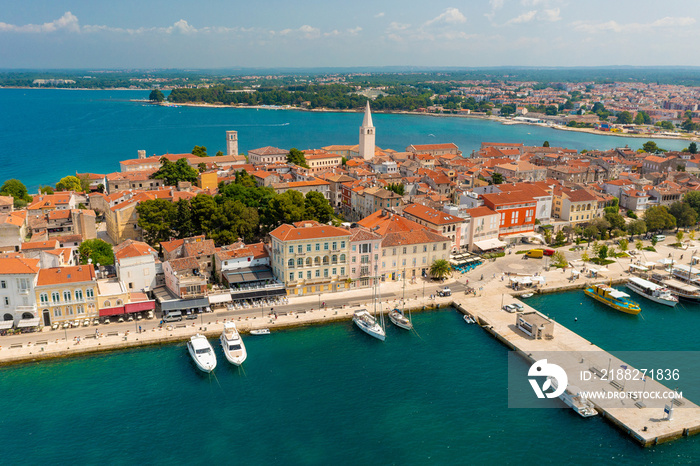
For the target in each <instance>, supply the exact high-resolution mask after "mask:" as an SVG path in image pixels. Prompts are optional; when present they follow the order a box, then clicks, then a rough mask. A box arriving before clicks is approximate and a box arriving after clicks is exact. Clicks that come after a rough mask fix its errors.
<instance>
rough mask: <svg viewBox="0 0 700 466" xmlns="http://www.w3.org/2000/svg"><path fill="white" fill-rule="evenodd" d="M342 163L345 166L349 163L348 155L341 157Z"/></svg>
mask: <svg viewBox="0 0 700 466" xmlns="http://www.w3.org/2000/svg"><path fill="white" fill-rule="evenodd" d="M340 163H341V164H342V165H343V166H345V165H347V164H348V159H347V158H346V157H343V158H342V159H340Z"/></svg>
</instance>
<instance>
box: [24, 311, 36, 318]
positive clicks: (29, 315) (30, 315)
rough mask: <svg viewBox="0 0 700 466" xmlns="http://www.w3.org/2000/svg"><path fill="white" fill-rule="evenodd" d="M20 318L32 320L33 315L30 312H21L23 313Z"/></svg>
mask: <svg viewBox="0 0 700 466" xmlns="http://www.w3.org/2000/svg"><path fill="white" fill-rule="evenodd" d="M22 318H23V319H33V318H34V314H32V313H31V312H23V313H22Z"/></svg>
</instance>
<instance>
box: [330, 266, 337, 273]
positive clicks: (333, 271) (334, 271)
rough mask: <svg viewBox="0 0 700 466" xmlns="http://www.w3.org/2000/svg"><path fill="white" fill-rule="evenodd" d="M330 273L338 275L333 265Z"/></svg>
mask: <svg viewBox="0 0 700 466" xmlns="http://www.w3.org/2000/svg"><path fill="white" fill-rule="evenodd" d="M331 275H338V269H336V268H335V267H333V270H332V271H331Z"/></svg>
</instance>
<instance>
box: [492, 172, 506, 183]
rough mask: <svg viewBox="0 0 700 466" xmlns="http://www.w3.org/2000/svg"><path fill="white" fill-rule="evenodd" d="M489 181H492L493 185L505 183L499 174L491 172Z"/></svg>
mask: <svg viewBox="0 0 700 466" xmlns="http://www.w3.org/2000/svg"><path fill="white" fill-rule="evenodd" d="M491 181H493V184H502V183H503V182H504V181H505V178H504V177H503V175H502V174H501V173H496V172H493V173H492V174H491Z"/></svg>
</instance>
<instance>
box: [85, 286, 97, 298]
mask: <svg viewBox="0 0 700 466" xmlns="http://www.w3.org/2000/svg"><path fill="white" fill-rule="evenodd" d="M85 295H86V296H87V297H88V299H92V298H94V297H95V292H94V291H93V290H92V288H88V289H87V290H85Z"/></svg>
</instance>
